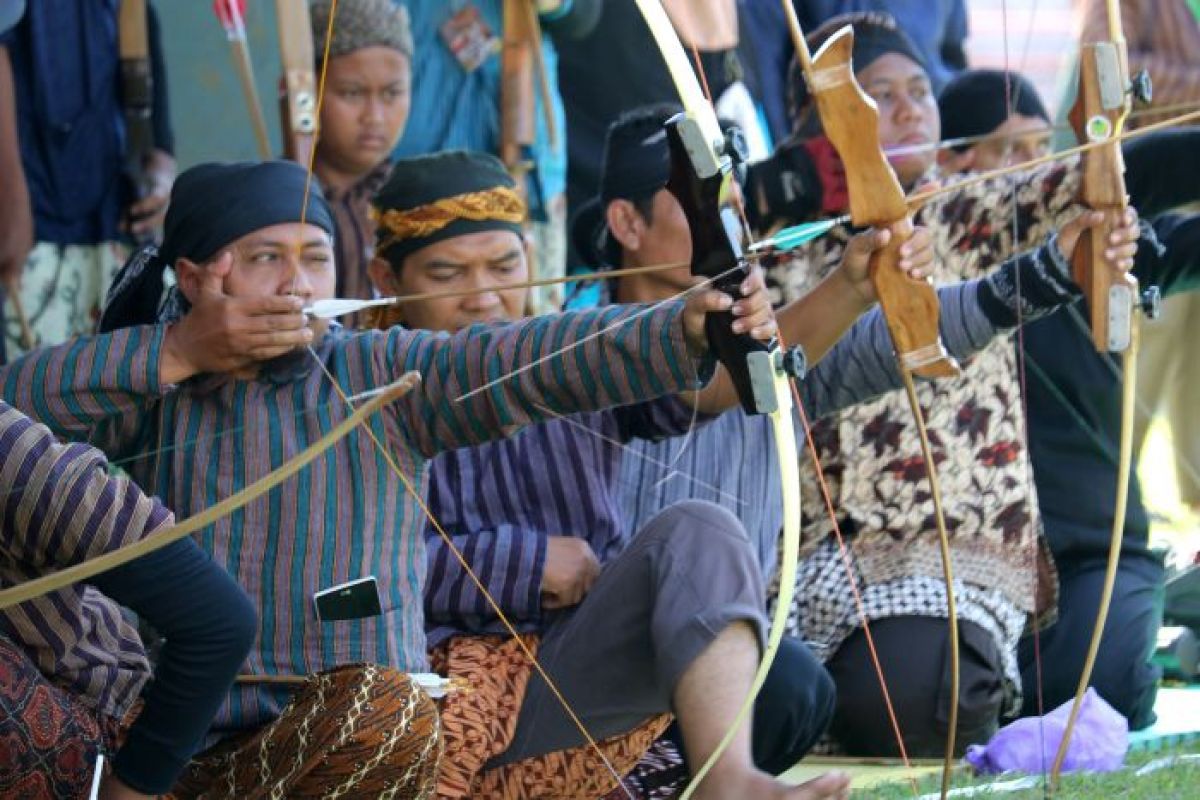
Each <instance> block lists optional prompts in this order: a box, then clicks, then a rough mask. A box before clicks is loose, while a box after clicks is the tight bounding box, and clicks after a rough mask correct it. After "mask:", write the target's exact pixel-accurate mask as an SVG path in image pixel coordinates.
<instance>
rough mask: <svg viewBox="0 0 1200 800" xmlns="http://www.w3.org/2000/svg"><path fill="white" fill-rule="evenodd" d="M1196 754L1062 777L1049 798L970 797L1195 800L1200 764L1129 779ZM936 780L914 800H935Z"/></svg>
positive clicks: (1021, 799)
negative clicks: (927, 798)
mask: <svg viewBox="0 0 1200 800" xmlns="http://www.w3.org/2000/svg"><path fill="white" fill-rule="evenodd" d="M1196 749H1197V748H1194V747H1191V748H1183V749H1174V750H1171V749H1167V750H1160V751H1156V752H1153V753H1151V752H1139V753H1134V754H1132V755H1130V756H1129V758H1128V759H1126V766H1125V768H1124V769H1122V770H1121V771H1119V772H1110V773H1105V774H1094V773H1088V774H1077V775H1064V776H1063V777H1062V782H1061V784H1060V785H1059V789H1058V791H1057V792H1056V793H1054V794H1053V795H1048V794H1047V793H1046V790H1045V788H1044V785H1039V786H1037V787H1036V788H1033V789H1025V790H1019V791H1014V792H1006V793H1004V794H997V793H993V792H986V793H985V792H980V793H979V794H976V795H974V797H978V798H1004V799H1005V800H1043V799H1044V798H1046V797H1049V796H1053V797H1054V798H1056V800H1097V799H1098V798H1103V800H1124V798H1130V800H1133V799H1134V798H1136V800H1195V798H1197V797H1200V761H1197V760H1193V761H1190V762H1181V763H1176V764H1173V765H1171V766H1168V767H1165V768H1163V769H1159V770H1155V771H1154V772H1151V773H1149V774H1147V775H1143V776H1137V775H1135V774H1134V773H1135V772H1136V771H1137V770H1138V769H1139V768H1140V767H1142V766H1144V765H1146V764H1147V763H1149V762H1152V761H1157V760H1159V759H1162V758H1169V757H1172V756H1178V755H1184V754H1191V753H1194V752H1195V751H1196ZM1016 777H1018V776H1015V775H1014V776H1005V777H1004V778H999V777H994V776H993V777H980V778H976V777H971V776H969V774H967V773H960V774H959V775H957V776H955V779H954V788H956V789H960V788H964V787H969V786H983V785H985V784H988V783H993V782H996V781H1001V780H1009V779H1011V778H1016ZM940 786H941V778H940V776H938V775H934V776H931V777H927V778H924V779H922V780H919V781H917V788H918V794H917V796H918V797H920V796H923V795H926V794H933V795H934V796H935V797H936V796H937V792H938V789H939V787H940ZM913 796H914V795H913V790H912V787H911V786H910V785H909V784H908V783H894V784H888V785H886V786H876V787H874V788H871V789H864V790H860V791H854V792H852V793H851V797H852V798H854V799H855V800H859V798H863V799H864V800H865V798H872V799H874V798H878V799H879V800H893V799H894V800H912V798H913Z"/></svg>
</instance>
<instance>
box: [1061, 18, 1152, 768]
mask: <svg viewBox="0 0 1200 800" xmlns="http://www.w3.org/2000/svg"><path fill="white" fill-rule="evenodd" d="M1106 5H1107V11H1108V30H1109V39H1108V40H1107V41H1101V42H1090V43H1086V44H1084V45H1083V47H1082V49H1081V51H1080V55H1079V87H1078V92H1077V95H1076V98H1075V105H1074V106H1073V107H1072V108H1071V113H1070V115H1069V118H1070V121H1071V127H1072V128H1073V129H1074V130H1075V134H1076V136H1077V137H1078V139H1079V141H1080V142H1081V143H1083V142H1107V144H1105V145H1103V146H1101V147H1099V148H1096V149H1094V150H1091V151H1089V152H1087V153H1085V154H1084V155H1083V156H1082V162H1081V165H1080V168H1081V170H1082V180H1081V182H1080V188H1079V195H1078V199H1079V202H1080V203H1082V204H1083V205H1085V206H1087V207H1088V208H1091V209H1095V210H1099V211H1103V212H1105V221H1104V224H1102V225H1100V226H1097V227H1095V228H1091V229H1089V230H1087V231H1084V233H1083V236H1082V237H1081V239H1080V241H1079V244H1078V245H1077V246H1076V249H1075V254H1074V257H1073V259H1072V270H1073V273H1074V279H1075V282H1076V283H1077V284H1078V285H1079V286H1080V287H1081V288H1082V289H1083V294H1084V297H1085V298H1086V299H1087V304H1088V308H1089V310H1090V321H1091V329H1092V342H1093V344H1094V345H1095V347H1096V350H1097V352H1098V353H1100V354H1101V356H1100V357H1101V358H1104V357H1106V356H1104V355H1103V354H1104V353H1107V352H1121V353H1122V354H1123V370H1122V371H1123V381H1124V383H1123V384H1122V387H1121V389H1122V390H1121V431H1120V438H1119V446H1120V449H1119V455H1118V461H1117V487H1116V491H1117V494H1116V498H1115V508H1114V511H1113V520H1112V536H1111V538H1110V542H1109V549H1108V562H1107V566H1106V568H1105V573H1104V584H1103V588H1102V590H1101V592H1100V602H1099V605H1098V607H1097V609H1096V622H1095V625H1094V626H1093V629H1092V637H1091V640H1090V641H1089V643H1088V649H1087V655H1086V657H1085V658H1084V663H1083V669H1082V671H1081V672H1080V674H1079V684H1078V686H1077V688H1076V691H1075V699H1074V700H1073V701H1072V703H1071V711H1070V714H1069V715H1068V717H1067V724H1066V726H1065V727H1064V728H1063V734H1062V739H1061V741H1060V742H1059V745H1058V751H1057V752H1056V754H1055V756H1054V765H1053V766H1052V767H1051V770H1050V786H1051V788H1052V789H1056V788H1057V786H1058V780H1059V776H1060V774H1061V773H1062V768H1063V763H1064V761H1065V760H1066V757H1067V751H1068V749H1069V748H1070V743H1071V735H1072V733H1073V732H1074V730H1075V723H1076V720H1077V719H1078V717H1079V710H1080V708H1081V706H1082V704H1083V698H1084V695H1085V694H1086V693H1087V688H1088V684H1089V683H1090V682H1091V677H1092V670H1093V668H1094V667H1095V664H1096V656H1097V654H1098V653H1099V651H1100V641H1101V639H1102V638H1103V635H1104V626H1105V623H1106V622H1107V620H1108V610H1109V606H1110V604H1111V602H1112V594H1113V586H1114V585H1115V583H1116V578H1117V566H1118V564H1119V563H1120V559H1121V543H1122V541H1123V540H1124V538H1125V511H1126V505H1127V502H1128V497H1129V477H1130V473H1131V471H1132V462H1133V419H1134V409H1135V404H1136V387H1137V381H1136V375H1137V351H1138V344H1139V325H1138V319H1137V311H1138V309H1139V307H1141V303H1140V298H1139V295H1138V282H1137V279H1136V278H1134V277H1133V276H1132V275H1129V274H1125V275H1120V276H1115V275H1114V274H1113V272H1112V271H1111V269H1110V268H1109V266H1108V265H1107V264H1105V263H1104V251H1105V249H1106V248H1107V247H1108V237H1109V235H1110V234H1111V233H1112V231H1113V229H1114V228H1115V227H1117V226H1120V225H1123V224H1124V217H1125V210H1126V207H1127V206H1128V197H1127V195H1126V193H1125V161H1124V158H1123V157H1122V154H1121V145H1120V142H1119V140H1118V137H1119V136H1120V135H1121V132H1122V129H1123V128H1124V125H1125V120H1126V117H1128V115H1129V112H1130V108H1131V105H1132V104H1131V102H1130V96H1131V94H1133V91H1132V90H1133V88H1134V87H1135V86H1137V87H1139V88H1140V91H1141V93H1142V94H1143V95H1148V90H1146V89H1145V88H1141V87H1145V86H1148V84H1146V83H1145V80H1142V81H1139V82H1138V84H1134V83H1132V82H1131V81H1130V78H1129V61H1128V55H1127V52H1126V44H1125V35H1124V31H1123V26H1122V23H1121V8H1120V3H1119V2H1118V0H1107V3H1106Z"/></svg>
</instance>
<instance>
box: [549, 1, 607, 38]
mask: <svg viewBox="0 0 1200 800" xmlns="http://www.w3.org/2000/svg"><path fill="white" fill-rule="evenodd" d="M564 2H568V3H570V5H571V7H570V8H569V9H568V10H567V13H565V14H563V15H562V16H560V17H553V18H551V19H545V20H543V21H542V26H543V27H544V28H545V29H546V32H547V33H549V34H551V35H553V36H554V37H555V38H556V39H558V38H562V39H582V38H584V37H585V36H587V35H588V34H590V33H591V32H592V30H594V29H595V27H596V23H597V22H599V21H600V12H601V11H603V10H604V3H603V0H564Z"/></svg>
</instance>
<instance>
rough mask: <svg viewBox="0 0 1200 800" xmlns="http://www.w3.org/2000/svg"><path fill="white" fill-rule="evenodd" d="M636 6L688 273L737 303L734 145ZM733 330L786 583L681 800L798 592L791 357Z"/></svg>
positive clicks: (658, 7) (654, 5) (734, 362)
mask: <svg viewBox="0 0 1200 800" xmlns="http://www.w3.org/2000/svg"><path fill="white" fill-rule="evenodd" d="M637 4H638V8H639V9H640V10H641V13H642V16H643V17H644V18H645V20H646V24H647V26H648V27H649V28H650V32H651V34H652V35H653V36H654V40H655V42H656V43H657V44H658V48H659V50H660V51H661V52H662V55H663V59H664V60H665V61H666V64H667V68H668V69H669V71H670V73H671V78H672V80H673V81H674V83H675V87H676V90H677V91H678V92H679V96H680V99H681V100H682V102H683V107H684V112H683V113H682V114H680V115H678V116H676V117H675V118H673V119H672V120H671V121H670V122H668V123H667V137H668V143H669V145H670V151H671V175H670V179H669V181H668V183H667V189H668V190H669V191H671V193H672V194H674V195H675V197H676V199H677V200H679V203H680V205H681V206H682V207H683V210H684V214H685V216H686V217H687V221H688V228H689V230H690V231H691V236H692V263H691V266H692V273H693V274H695V275H701V276H704V277H706V278H716V279H717V280H715V281H714V286H715V287H716V288H718V289H722V290H724V291H726V292H728V293H730V294H733V295H737V294H739V291H740V290H739V288H738V287H739V286H740V284H741V282H742V281H743V280H744V279H745V277H746V275H747V268H746V264H747V261H746V259H745V256H744V254H743V252H742V242H743V238H744V237H743V234H744V230H743V227H742V225H741V224H740V221H739V219H738V217H737V214H736V213H735V211H734V209H733V206H732V204H731V200H732V194H731V192H732V167H733V160H732V158H731V154H730V152H729V149H730V144H729V142H727V140H726V137H725V136H724V135H723V134H722V132H721V127H720V125H719V124H718V122H717V115H716V112H715V111H714V110H713V107H712V105H711V104H710V103H709V102H708V100H707V99H706V98H705V96H704V94H703V91H702V90H701V87H700V84H699V82H698V80H697V79H696V75H695V73H693V72H692V68H691V65H689V64H688V61H687V56H686V55H685V53H684V50H683V45H682V44H681V43H680V41H679V37H678V36H677V34H676V32H675V29H674V27H673V26H672V24H671V20H670V18H668V17H667V14H666V11H665V10H664V9H663V7H662V4H661V3H660V2H659V0H637ZM732 321H733V318H732V315H731V314H730V313H729V312H722V313H710V314H709V315H708V318H707V319H706V323H705V327H706V331H707V333H708V338H709V342H710V343H711V346H712V347H713V348H714V350H715V351H716V353H717V356H718V358H719V359H720V361H721V363H722V364H723V365H724V366H725V368H726V369H727V370H728V371H729V374H730V376H731V378H732V379H733V383H734V386H735V387H736V388H737V392H738V398H739V399H740V400H741V403H742V408H743V409H744V410H745V411H746V412H747V413H749V414H764V413H765V414H768V415H769V416H770V418H771V422H772V425H773V426H774V433H775V447H776V451H777V453H778V458H779V468H780V471H781V483H780V485H781V487H782V490H783V520H784V522H783V553H784V554H783V559H782V565H781V570H782V583H781V587H780V592H779V602H778V605H777V606H776V608H775V614H774V619H772V621H771V629H770V635H769V637H768V641H767V647H766V650H765V651H764V652H763V656H762V661H761V662H760V664H759V667H758V671H757V672H756V673H755V675H754V679H753V681H752V683H751V686H750V692H749V694H748V695H747V697H746V700H745V702H744V703H743V704H742V706H741V708H740V709H739V710H738V713H737V715H736V716H735V717H734V719H733V721H732V723H731V724H730V726H729V729H728V730H727V731H726V732H725V735H724V736H723V737H722V738H721V741H720V742H719V743H718V745H717V747H716V748H715V749H714V750H713V752H712V753H711V754H710V755H709V757H708V759H707V760H706V761H705V762H704V764H702V765H701V766H700V768H699V769H697V770H696V771H695V773H694V774H693V777H692V781H691V783H690V784H689V786H688V787H687V789H686V790H685V791H684V792H683V795H682V797H683V798H685V800H686V798H688V797H690V796H691V795H692V793H693V792H694V791H695V789H696V787H698V786H699V785H700V782H701V781H702V780H704V776H705V775H707V774H708V772H709V770H711V769H712V767H713V765H714V764H716V763H717V761H718V760H720V758H721V756H722V755H723V754H724V753H725V751H726V750H727V749H728V748H729V745H730V743H731V742H732V741H733V739H734V736H736V734H737V731H738V729H739V728H741V726H742V725H743V724H745V723H746V721H747V719H748V718H749V716H750V712H751V710H752V709H753V708H754V701H755V699H756V698H757V697H758V693H759V691H760V690H761V688H762V685H763V683H764V682H765V680H766V677H767V673H768V672H769V671H770V668H771V664H772V663H774V660H775V655H776V653H777V652H778V649H779V644H780V642H781V641H782V639H783V633H784V629H785V626H786V622H787V615H788V613H789V610H790V608H791V602H792V595H793V593H794V592H795V586H796V571H797V564H798V561H799V553H800V495H799V489H800V476H799V461H798V455H797V453H796V438H795V431H794V430H793V422H792V412H793V406H792V397H791V394H790V389H789V383H788V371H787V370H786V369H785V362H786V361H789V360H793V359H794V358H795V356H794V355H793V354H785V353H784V351H783V350H782V348H781V347H780V346H779V345H778V343H772V344H770V345H766V344H763V343H761V342H757V341H755V340H753V339H751V338H750V337H749V336H747V335H741V336H738V335H735V334H733V332H732V330H731V328H730V325H731V323H732Z"/></svg>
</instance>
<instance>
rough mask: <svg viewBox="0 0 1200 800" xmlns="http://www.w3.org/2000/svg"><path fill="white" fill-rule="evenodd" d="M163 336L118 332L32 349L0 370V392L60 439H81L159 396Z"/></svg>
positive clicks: (139, 330) (151, 331)
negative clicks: (100, 425) (100, 426)
mask: <svg viewBox="0 0 1200 800" xmlns="http://www.w3.org/2000/svg"><path fill="white" fill-rule="evenodd" d="M163 334H164V329H163V328H161V327H154V326H151V327H135V328H124V329H121V330H119V331H115V332H113V333H109V334H103V335H100V336H92V337H87V338H79V339H72V340H70V341H68V342H66V343H65V344H62V345H59V346H57V347H47V348H43V349H40V350H35V351H34V352H32V353H29V354H28V355H26V356H24V357H23V358H20V359H18V360H17V361H14V362H13V363H12V364H9V365H8V366H5V367H3V368H0V392H2V394H3V399H4V400H5V402H7V403H9V404H11V405H13V406H14V407H16V408H18V409H19V410H21V411H22V412H24V413H25V414H27V415H29V416H31V417H33V418H34V419H36V420H38V421H39V422H41V423H43V424H45V425H47V426H48V427H50V428H51V429H52V430H53V431H54V432H55V433H56V434H58V435H60V436H67V437H78V436H81V435H84V434H87V433H88V432H89V431H90V430H91V429H92V428H93V427H94V426H95V425H96V424H98V423H100V422H102V421H104V420H106V419H109V418H112V417H119V416H126V415H134V414H138V413H140V412H141V411H143V410H145V408H146V407H147V405H148V404H149V403H150V402H152V401H153V400H155V399H157V398H158V397H161V396H162V392H163V386H164V385H165V384H164V382H163V381H162V379H161V376H160V360H161V351H162V344H163Z"/></svg>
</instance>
